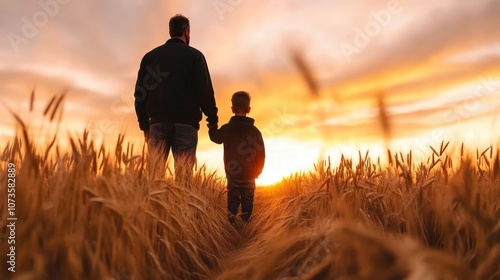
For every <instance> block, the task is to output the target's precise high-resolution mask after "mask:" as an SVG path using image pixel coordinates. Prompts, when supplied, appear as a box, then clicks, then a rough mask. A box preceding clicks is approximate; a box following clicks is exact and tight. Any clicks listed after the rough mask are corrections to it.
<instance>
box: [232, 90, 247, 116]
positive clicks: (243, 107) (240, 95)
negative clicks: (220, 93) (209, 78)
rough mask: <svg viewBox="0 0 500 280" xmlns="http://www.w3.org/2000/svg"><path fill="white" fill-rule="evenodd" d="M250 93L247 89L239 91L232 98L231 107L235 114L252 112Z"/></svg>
mask: <svg viewBox="0 0 500 280" xmlns="http://www.w3.org/2000/svg"><path fill="white" fill-rule="evenodd" d="M250 99H251V98H250V94H248V92H246V91H237V92H235V93H234V94H233V97H232V98H231V104H232V106H231V109H232V110H233V113H234V114H235V115H243V116H244V115H246V114H248V113H250Z"/></svg>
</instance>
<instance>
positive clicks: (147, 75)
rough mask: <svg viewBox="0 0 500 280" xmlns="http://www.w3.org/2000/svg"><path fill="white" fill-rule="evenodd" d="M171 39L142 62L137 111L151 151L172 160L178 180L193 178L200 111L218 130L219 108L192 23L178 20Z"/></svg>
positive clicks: (172, 24) (177, 17)
mask: <svg viewBox="0 0 500 280" xmlns="http://www.w3.org/2000/svg"><path fill="white" fill-rule="evenodd" d="M169 31H170V37H171V38H170V39H169V40H168V41H167V42H166V43H165V44H163V45H161V46H159V47H157V48H155V49H153V50H152V51H150V52H148V53H147V54H146V55H144V57H143V58H142V61H141V66H140V69H139V73H138V77H137V82H136V86H135V93H134V97H135V110H136V113H137V119H138V121H139V127H140V129H141V130H142V131H144V136H145V139H146V141H147V143H148V145H149V148H150V152H151V151H152V150H153V151H154V152H159V153H160V154H161V155H162V156H163V157H164V159H165V160H166V159H167V157H168V154H169V151H170V149H172V154H173V156H174V167H175V176H176V181H177V182H181V181H183V180H184V179H187V178H189V177H190V176H191V175H192V171H193V167H194V165H195V163H196V146H197V144H198V129H199V128H200V124H199V123H200V121H201V119H202V112H203V113H205V115H206V116H207V122H208V127H217V123H218V117H217V107H216V104H215V98H214V90H213V88H212V81H211V79H210V73H209V71H208V66H207V63H206V61H205V57H204V56H203V54H202V53H201V52H200V51H199V50H197V49H195V48H193V47H190V46H189V41H190V26H189V19H188V18H186V17H185V16H183V15H179V14H178V15H175V16H174V17H172V18H171V19H170V22H169Z"/></svg>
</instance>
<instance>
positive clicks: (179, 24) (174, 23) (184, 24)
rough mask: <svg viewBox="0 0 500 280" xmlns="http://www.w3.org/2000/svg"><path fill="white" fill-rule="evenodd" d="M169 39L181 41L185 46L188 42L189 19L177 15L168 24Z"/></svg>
mask: <svg viewBox="0 0 500 280" xmlns="http://www.w3.org/2000/svg"><path fill="white" fill-rule="evenodd" d="M168 27H169V32H170V37H172V38H180V39H183V40H184V41H185V42H186V44H187V45H189V40H190V27H189V19H188V18H187V17H185V16H183V15H181V14H177V15H175V16H173V17H172V18H171V19H170V22H169V23H168Z"/></svg>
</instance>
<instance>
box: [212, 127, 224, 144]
mask: <svg viewBox="0 0 500 280" xmlns="http://www.w3.org/2000/svg"><path fill="white" fill-rule="evenodd" d="M224 130H225V125H223V126H222V127H221V128H219V129H217V127H216V126H215V127H209V129H208V136H209V137H210V140H212V142H214V143H217V144H222V143H224Z"/></svg>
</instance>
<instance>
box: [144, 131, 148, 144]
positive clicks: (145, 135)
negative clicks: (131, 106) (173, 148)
mask: <svg viewBox="0 0 500 280" xmlns="http://www.w3.org/2000/svg"><path fill="white" fill-rule="evenodd" d="M144 141H146V143H147V142H148V141H149V130H144Z"/></svg>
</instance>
